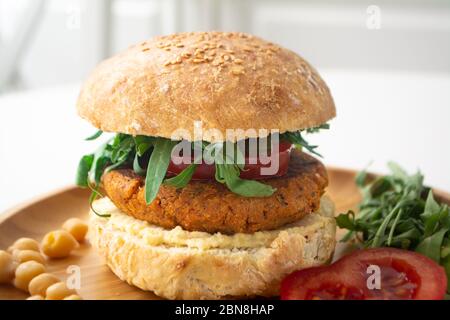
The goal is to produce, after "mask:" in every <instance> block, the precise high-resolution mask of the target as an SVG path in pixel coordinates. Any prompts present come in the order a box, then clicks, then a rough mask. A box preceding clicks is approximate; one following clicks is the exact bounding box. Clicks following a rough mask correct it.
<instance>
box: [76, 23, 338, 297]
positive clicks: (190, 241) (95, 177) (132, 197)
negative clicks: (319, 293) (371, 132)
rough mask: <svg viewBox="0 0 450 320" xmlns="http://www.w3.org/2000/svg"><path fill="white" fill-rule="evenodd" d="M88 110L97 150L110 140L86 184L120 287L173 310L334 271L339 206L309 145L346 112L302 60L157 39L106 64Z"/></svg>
mask: <svg viewBox="0 0 450 320" xmlns="http://www.w3.org/2000/svg"><path fill="white" fill-rule="evenodd" d="M77 110H78V114H79V115H80V116H81V117H82V118H84V119H86V120H87V121H89V122H90V123H91V124H92V125H93V126H94V127H96V128H97V129H98V131H97V132H96V133H95V134H94V135H93V136H91V137H89V138H87V140H94V139H97V138H98V137H100V136H101V135H102V134H103V133H105V135H107V138H105V140H104V141H103V143H102V144H101V145H100V146H99V147H98V148H97V150H96V151H95V152H93V153H92V154H88V155H85V156H83V157H82V159H81V160H80V163H79V168H78V172H77V184H78V185H80V186H81V187H89V188H91V189H92V195H91V198H90V204H91V212H90V241H91V243H92V244H93V246H94V247H95V248H96V249H97V250H98V252H99V253H100V254H101V255H102V256H103V257H104V258H105V261H106V264H107V265H108V266H109V267H110V269H111V270H112V271H113V272H114V273H115V274H116V275H117V276H118V277H119V278H120V279H122V280H124V281H126V282H128V283H129V284H131V285H134V286H136V287H138V288H141V289H143V290H149V291H153V292H154V293H155V294H157V295H159V296H161V297H164V298H168V299H219V298H233V297H240V298H242V297H255V296H265V297H272V296H276V295H278V293H279V285H280V282H281V280H282V279H283V278H284V277H285V276H286V275H288V274H289V273H291V272H293V271H295V270H298V269H302V268H306V267H311V266H317V265H321V264H325V263H327V262H328V261H329V260H330V258H331V256H332V254H333V251H334V247H335V229H336V226H335V222H334V207H333V203H332V202H331V200H330V199H329V198H327V196H326V195H325V189H326V187H327V184H328V178H327V172H326V169H325V167H324V165H323V164H322V163H321V162H320V161H319V160H318V157H319V155H318V153H317V149H316V146H313V145H311V144H309V143H308V142H307V140H306V137H307V135H308V134H311V133H315V132H317V131H320V130H321V129H327V128H328V124H327V122H328V121H329V120H330V119H331V118H333V117H334V116H335V113H336V111H335V106H334V102H333V99H332V97H331V95H330V91H329V89H328V87H327V86H326V84H325V82H324V81H323V80H322V79H321V77H320V76H319V74H318V73H317V71H316V70H315V69H314V68H313V67H312V66H311V65H309V64H308V63H307V62H306V61H305V60H304V59H302V58H301V57H299V56H298V55H297V54H295V53H294V52H292V51H290V50H288V49H285V48H282V47H280V46H278V45H275V44H273V43H270V42H267V41H265V40H262V39H260V38H258V37H255V36H252V35H248V34H244V33H231V32H226V33H225V32H191V33H177V34H172V35H168V36H161V37H156V38H153V39H151V40H149V41H145V42H142V43H140V44H137V45H134V46H132V47H130V48H128V49H127V50H126V51H124V52H122V53H120V54H118V55H116V56H114V57H112V58H110V59H107V60H105V61H103V62H102V63H100V64H99V65H98V66H97V67H96V68H95V70H94V71H93V72H92V74H91V75H90V76H89V77H88V79H87V81H86V82H85V83H84V85H83V87H82V90H81V93H80V95H79V98H78V102H77ZM103 138H104V136H103V137H102V138H100V139H103Z"/></svg>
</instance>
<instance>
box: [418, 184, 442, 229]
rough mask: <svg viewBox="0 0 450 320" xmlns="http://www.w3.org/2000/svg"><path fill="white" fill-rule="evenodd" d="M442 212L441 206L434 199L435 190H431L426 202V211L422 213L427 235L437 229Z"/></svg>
mask: <svg viewBox="0 0 450 320" xmlns="http://www.w3.org/2000/svg"><path fill="white" fill-rule="evenodd" d="M440 213H441V206H440V205H439V204H438V203H437V202H436V200H434V197H433V191H431V190H430V191H429V192H428V197H427V201H426V202H425V209H424V212H423V213H422V214H421V215H420V217H421V218H422V220H423V222H424V225H425V230H424V236H425V237H428V236H430V235H431V234H432V233H433V231H434V230H435V228H436V226H437V225H438V223H439V220H440Z"/></svg>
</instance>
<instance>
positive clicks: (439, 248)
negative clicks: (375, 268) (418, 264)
mask: <svg viewBox="0 0 450 320" xmlns="http://www.w3.org/2000/svg"><path fill="white" fill-rule="evenodd" d="M388 166H389V168H390V170H391V174H390V175H386V176H381V177H378V178H376V179H374V180H373V181H369V180H370V179H368V177H367V172H365V171H362V172H360V173H359V174H358V176H357V177H356V183H357V185H358V187H359V188H360V190H361V193H362V202H361V203H360V205H359V214H358V215H357V216H355V214H354V212H353V211H349V212H347V213H345V214H340V215H339V216H338V217H337V218H336V222H337V224H338V226H339V227H340V228H344V229H348V230H349V232H348V233H347V234H346V235H345V236H344V238H343V239H342V240H341V241H344V242H345V241H348V240H350V239H352V238H355V237H356V238H359V240H360V241H361V243H362V244H363V246H365V247H397V248H402V249H407V250H413V251H416V252H418V253H421V254H423V255H425V256H427V257H429V258H431V259H433V260H434V261H436V262H437V263H439V264H441V265H442V266H443V267H444V268H445V271H446V273H447V278H448V279H450V231H449V230H450V215H449V206H448V205H447V204H439V203H437V202H436V200H435V199H434V196H433V191H432V190H431V189H430V188H428V187H426V186H424V184H423V175H422V174H421V173H420V172H417V173H416V174H414V175H408V174H407V173H406V171H405V170H403V169H402V168H401V167H400V166H399V165H397V164H395V163H392V162H391V163H389V164H388ZM449 282H450V281H449ZM449 288H450V283H449Z"/></svg>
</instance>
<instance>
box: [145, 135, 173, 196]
mask: <svg viewBox="0 0 450 320" xmlns="http://www.w3.org/2000/svg"><path fill="white" fill-rule="evenodd" d="M176 144H177V142H176V141H171V140H169V139H164V138H158V139H156V140H155V142H154V148H153V152H152V155H151V156H150V160H149V162H148V166H147V175H146V177H145V202H146V203H147V204H150V203H152V202H153V200H155V198H156V195H157V194H158V191H159V187H160V186H161V183H162V181H163V180H164V177H165V175H166V172H167V168H168V166H169V162H170V156H171V152H172V149H173V147H174V146H175V145H176Z"/></svg>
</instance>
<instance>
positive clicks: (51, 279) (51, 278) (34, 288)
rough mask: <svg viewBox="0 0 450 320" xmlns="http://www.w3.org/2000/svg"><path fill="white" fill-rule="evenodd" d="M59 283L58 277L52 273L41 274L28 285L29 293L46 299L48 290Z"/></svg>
mask: <svg viewBox="0 0 450 320" xmlns="http://www.w3.org/2000/svg"><path fill="white" fill-rule="evenodd" d="M57 282H59V279H58V277H57V276H55V275H53V274H50V273H41V274H40V275H38V276H37V277H35V278H33V280H31V281H30V283H29V284H28V291H29V292H30V294H31V295H32V296H35V295H39V296H43V297H45V292H46V291H47V288H48V287H50V286H51V285H52V284H55V283H57Z"/></svg>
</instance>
